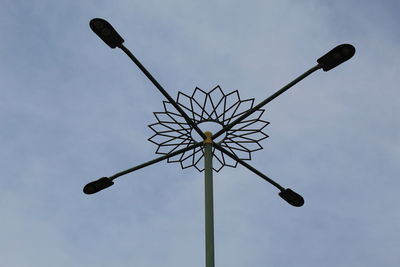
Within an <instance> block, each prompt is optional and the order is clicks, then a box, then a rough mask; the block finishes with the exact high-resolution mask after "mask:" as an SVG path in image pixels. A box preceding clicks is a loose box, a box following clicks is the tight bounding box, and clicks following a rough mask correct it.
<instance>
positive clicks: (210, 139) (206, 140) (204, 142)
mask: <svg viewBox="0 0 400 267" xmlns="http://www.w3.org/2000/svg"><path fill="white" fill-rule="evenodd" d="M204 135H205V136H206V138H205V139H204V141H203V144H204V145H205V144H213V140H212V138H211V137H212V133H211V132H209V131H206V132H204Z"/></svg>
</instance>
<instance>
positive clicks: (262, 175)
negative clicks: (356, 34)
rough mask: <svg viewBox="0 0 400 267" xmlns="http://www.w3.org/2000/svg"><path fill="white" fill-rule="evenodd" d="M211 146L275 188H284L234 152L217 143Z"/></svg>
mask: <svg viewBox="0 0 400 267" xmlns="http://www.w3.org/2000/svg"><path fill="white" fill-rule="evenodd" d="M213 146H214V147H215V148H216V149H218V150H219V151H221V152H222V153H224V154H226V155H228V156H229V157H231V158H232V159H234V160H236V161H237V162H239V163H240V164H242V165H243V166H244V167H246V168H247V169H249V170H250V171H252V172H254V173H255V174H257V175H258V176H260V177H261V178H263V179H264V180H266V181H267V182H268V183H270V184H272V185H273V186H275V187H276V188H278V189H279V190H281V191H283V190H285V188H284V187H283V186H281V185H280V184H278V183H277V182H275V181H274V180H272V179H271V178H269V177H268V176H266V175H265V174H263V173H262V172H260V171H258V170H257V169H255V168H254V167H252V166H251V165H249V164H247V163H246V162H245V161H243V160H241V159H239V158H238V157H237V156H236V155H235V154H233V153H231V152H229V151H228V150H226V149H225V148H223V147H222V146H221V145H219V144H217V143H213Z"/></svg>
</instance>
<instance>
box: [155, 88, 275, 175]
mask: <svg viewBox="0 0 400 267" xmlns="http://www.w3.org/2000/svg"><path fill="white" fill-rule="evenodd" d="M177 103H178V105H179V106H180V107H181V108H182V109H183V110H184V111H185V112H186V113H187V114H188V116H189V117H190V118H191V119H192V120H193V121H194V122H195V124H197V125H198V126H199V127H200V129H202V130H204V131H206V130H209V129H207V127H212V128H216V127H218V128H219V129H222V128H223V127H225V126H226V125H228V124H229V123H231V122H233V121H234V120H235V119H237V118H238V117H239V116H241V115H243V114H244V113H246V112H247V111H248V110H249V109H251V108H252V107H253V104H254V98H251V99H245V100H241V99H240V96H239V92H238V91H237V90H235V91H233V92H230V93H228V94H225V93H224V92H223V91H222V89H221V88H220V87H219V86H216V87H215V88H213V89H212V90H211V91H210V92H208V93H207V92H205V91H203V90H202V89H200V88H196V89H195V90H194V92H193V94H192V95H191V96H189V95H186V94H184V93H182V92H178V97H177ZM163 105H164V111H163V112H154V115H155V117H156V119H157V122H156V123H153V124H150V125H149V127H150V128H151V129H152V130H153V131H154V132H155V134H154V135H153V136H152V137H150V138H149V139H148V140H149V141H150V142H152V143H154V144H156V145H158V148H157V150H156V153H157V154H163V155H166V154H169V153H172V152H174V151H177V150H180V149H183V148H186V147H188V146H190V145H193V144H195V143H197V142H199V141H201V140H202V139H201V138H200V137H197V133H196V132H195V131H193V128H192V127H191V126H190V125H188V123H187V122H186V121H185V119H184V118H183V117H182V115H180V114H179V113H178V112H176V109H175V108H174V107H173V106H172V104H171V103H170V102H168V101H163ZM264 111H265V110H263V109H259V110H257V111H256V112H254V113H253V114H252V115H251V116H249V117H247V118H246V119H245V120H243V121H241V122H240V123H238V124H236V125H235V126H234V127H233V128H232V129H230V130H228V131H227V132H226V133H225V135H223V136H221V137H220V138H217V139H216V140H214V141H215V142H217V143H218V144H220V145H221V146H222V147H224V148H225V149H227V150H229V151H230V152H231V153H233V154H235V155H236V156H237V157H238V158H239V159H242V160H250V159H251V152H254V151H257V150H260V149H262V146H261V145H260V143H259V142H260V141H261V140H263V139H265V138H267V137H268V135H267V134H265V133H264V132H262V130H263V129H264V127H265V126H267V125H268V124H269V122H267V121H264V120H261V116H262V114H263V113H264ZM219 129H218V130H219ZM213 156H214V158H215V160H214V163H213V169H214V170H215V171H217V172H218V171H220V170H221V169H222V167H224V166H229V167H236V166H237V161H235V160H233V159H231V158H230V157H227V156H226V155H224V153H222V152H221V151H219V150H215V148H213ZM203 157H204V151H203V147H202V146H201V147H197V148H194V149H192V150H189V151H186V152H184V153H182V154H180V155H177V156H175V157H171V158H169V159H168V162H169V163H171V162H179V163H180V164H181V167H182V169H185V168H189V167H193V166H194V167H195V168H196V169H197V170H198V171H200V172H201V171H203V170H204V160H202V159H203Z"/></svg>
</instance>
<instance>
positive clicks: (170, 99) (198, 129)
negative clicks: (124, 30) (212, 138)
mask: <svg viewBox="0 0 400 267" xmlns="http://www.w3.org/2000/svg"><path fill="white" fill-rule="evenodd" d="M118 47H119V48H121V50H122V51H124V52H125V54H126V55H127V56H128V57H129V58H130V59H131V60H132V61H133V62H134V63H135V64H136V65H137V66H138V67H139V69H140V70H141V71H142V72H143V73H144V74H145V75H146V77H147V78H148V79H149V80H150V81H151V82H152V83H153V84H154V86H155V87H157V89H158V90H159V91H160V92H161V93H162V94H163V95H164V96H165V98H167V99H168V101H169V102H170V103H171V104H172V105H173V106H174V107H175V108H176V110H177V111H178V112H179V113H180V114H181V115H182V117H183V118H184V119H185V120H186V122H187V123H188V124H189V125H190V126H191V127H192V128H193V129H195V130H196V132H197V133H198V134H199V135H200V136H201V137H202V138H203V139H205V138H206V136H205V135H204V133H203V132H202V131H201V130H200V128H199V127H198V126H197V125H196V124H195V123H194V121H193V120H192V119H190V118H189V116H188V115H187V114H186V113H185V111H183V109H182V108H181V107H180V106H179V105H178V104H177V103H176V102H175V100H174V99H173V98H172V97H171V96H170V95H169V94H168V93H167V91H165V89H164V88H163V87H162V86H161V85H160V84H159V83H158V82H157V80H156V79H155V78H154V77H153V75H151V73H150V72H149V71H148V70H147V69H146V68H145V67H144V66H143V65H142V63H140V61H139V60H138V59H137V58H136V57H135V56H134V55H133V54H132V53H131V51H129V49H128V48H126V47H125V46H124V45H123V44H120V45H119V46H118Z"/></svg>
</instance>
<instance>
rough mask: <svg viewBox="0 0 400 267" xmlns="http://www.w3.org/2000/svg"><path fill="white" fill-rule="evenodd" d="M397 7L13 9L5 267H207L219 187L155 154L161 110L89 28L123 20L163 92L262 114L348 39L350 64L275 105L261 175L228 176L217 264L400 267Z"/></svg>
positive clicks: (47, 5)
mask: <svg viewBox="0 0 400 267" xmlns="http://www.w3.org/2000/svg"><path fill="white" fill-rule="evenodd" d="M399 7H400V4H399V3H398V2H397V1H372V0H371V1H347V0H346V1H344V0H339V1H316V0H308V1H294V0H281V1H275V0H271V1H253V0H249V1H236V0H235V1H232V0H231V1H228V0H215V1H207V0H203V1H178V0H173V1H156V0H147V1H136V0H133V1H132V0H131V1H127V0H125V1H123V0H115V1H93V0H88V1H77V0H69V1H64V0H59V1H46V0H32V1H21V0H2V1H1V9H0V30H1V33H2V38H1V42H0V90H1V97H0V146H1V149H0V162H1V163H0V166H1V186H0V210H1V217H0V266H5V267H28V266H29V267H35V266H40V267H50V266H51V267H53V266H57V267H64V266H68V267H70V266H76V267H80V266H82V267H83V266H85V267H91V266H96V267H102V266H116V267H120V266H121V267H123V266H144V267H155V266H163V267H169V266H193V267H197V266H204V191H203V190H204V185H203V182H204V181H203V179H204V178H203V173H200V172H198V171H197V170H196V169H194V168H188V169H185V170H182V169H181V168H180V166H179V165H178V164H168V163H166V162H159V163H157V164H155V165H153V166H151V167H148V168H145V169H141V170H139V171H136V172H134V173H131V174H128V175H126V176H123V177H120V178H118V179H117V180H115V185H113V186H112V187H110V188H108V189H106V190H104V191H101V192H99V193H97V194H94V195H85V194H83V192H82V188H83V186H84V185H85V184H86V183H88V182H90V181H93V180H96V179H98V178H100V177H103V176H111V175H112V174H114V173H116V172H118V171H121V170H124V169H127V168H130V167H132V166H135V165H138V164H140V163H143V162H146V161H148V160H151V159H153V158H155V157H156V155H155V154H154V152H155V150H156V148H157V147H156V146H155V145H154V144H152V143H151V142H148V141H147V139H148V138H149V137H151V135H152V131H151V129H150V128H148V127H147V125H149V124H152V123H155V122H156V119H155V117H154V115H153V112H156V111H162V110H163V106H162V101H163V100H164V98H163V96H162V95H161V94H160V92H158V91H157V90H156V88H154V86H153V85H152V84H151V83H150V82H149V81H148V80H147V79H146V77H145V76H144V75H143V74H142V73H141V72H140V70H139V69H138V68H137V67H136V66H135V65H134V64H133V63H132V62H131V61H130V60H129V58H128V57H127V56H126V55H124V54H123V52H122V51H120V50H118V49H114V50H113V49H110V48H109V47H108V46H106V45H105V44H104V43H103V42H102V41H101V40H100V39H99V38H98V37H97V36H96V35H95V34H94V33H93V32H92V31H91V30H90V28H89V21H90V20H91V19H92V18H96V17H99V18H104V19H106V20H108V21H109V22H110V23H111V24H112V25H113V26H114V27H115V28H116V29H117V31H118V32H119V33H120V34H121V35H122V36H123V38H124V39H125V43H124V44H125V46H126V47H128V48H129V49H130V50H131V51H132V52H133V53H134V54H135V55H136V57H138V58H139V60H140V61H141V62H142V63H143V64H144V65H145V66H146V67H147V68H148V70H149V71H150V72H151V73H152V74H153V75H154V76H155V77H156V78H157V80H158V81H159V82H160V84H162V85H163V86H164V88H165V89H166V90H167V91H168V92H169V93H170V94H171V96H172V97H173V98H175V97H176V95H177V93H178V91H182V92H184V93H186V94H191V93H192V92H193V90H194V89H195V88H196V87H199V88H202V89H203V90H205V91H209V90H211V89H212V88H214V87H215V86H217V85H220V86H221V88H222V89H223V90H224V91H225V92H231V91H233V90H239V92H240V95H241V96H242V97H243V98H244V99H247V98H253V97H254V98H255V99H256V101H255V102H256V103H258V102H259V101H262V100H263V99H265V98H266V97H268V96H269V95H271V94H272V93H274V92H275V91H276V90H278V89H279V88H281V87H282V86H284V85H285V84H286V83H288V82H290V81H291V80H292V79H294V78H295V77H297V76H298V75H300V74H302V73H303V72H304V71H306V70H308V69H309V68H311V67H313V66H314V65H315V64H316V59H318V58H319V57H320V56H322V55H323V54H325V53H326V52H327V51H329V50H330V49H332V48H333V47H335V46H336V45H339V44H342V43H350V44H353V45H354V46H355V47H356V50H357V51H356V54H355V55H354V57H353V58H352V59H350V60H349V61H348V62H345V63H344V64H343V65H340V66H339V67H337V68H335V69H333V70H331V71H329V72H323V71H322V70H320V71H317V72H316V73H314V74H312V75H311V76H310V77H308V78H307V79H305V80H304V81H302V82H301V83H299V84H298V85H296V86H295V87H293V88H292V89H290V90H289V91H288V92H286V93H285V94H283V95H282V96H280V97H279V98H277V99H275V100H274V101H273V102H271V103H270V104H268V105H267V106H266V107H265V109H266V112H265V113H264V114H263V117H262V118H263V119H264V120H267V121H269V122H270V124H269V125H268V126H267V127H266V128H265V132H266V133H267V134H268V135H269V136H270V137H269V138H267V139H266V140H264V141H262V142H261V145H262V146H263V147H264V149H263V150H261V151H257V152H254V153H253V154H252V161H251V162H249V163H250V164H251V165H252V166H254V167H255V168H257V169H259V170H260V171H262V172H263V173H265V174H266V175H268V176H270V177H271V178H273V179H275V180H276V181H277V182H278V183H280V184H282V185H283V186H284V187H288V188H291V189H293V190H295V191H296V192H299V193H300V194H301V195H302V196H303V197H304V198H305V205H304V206H303V207H300V208H296V207H292V206H290V205H288V204H287V203H286V202H285V201H283V200H282V199H281V198H280V197H279V196H278V193H279V191H277V190H276V188H274V187H272V186H271V185H270V184H268V183H266V182H265V181H264V180H262V179H260V178H259V177H257V176H255V175H254V174H253V173H251V172H250V171H249V170H247V169H245V168H243V167H241V166H238V167H237V168H229V167H224V168H223V169H222V170H221V171H220V172H219V173H216V174H215V175H214V194H215V195H214V208H215V211H214V212H215V253H216V266H232V267H242V266H252V267H262V266H275V267H279V266H291V265H296V266H299V267H314V266H326V267H333V266H352V267H358V266H360V267H361V266H362V267H375V266H388V267H394V266H399V264H400V254H399V253H398V252H399V250H400V210H399V208H398V203H399V202H400V195H399V194H398V189H399V187H400V180H399V174H400V167H399V166H400V164H399V159H400V120H399V117H398V113H397V112H398V109H399V107H400V91H399V88H398V85H399V84H400V75H399V73H400V67H399V66H400V64H399V63H400V56H399V53H398V49H399V47H400V35H399V31H398V28H399V23H400V20H399V17H398V12H397V11H398V10H399Z"/></svg>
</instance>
